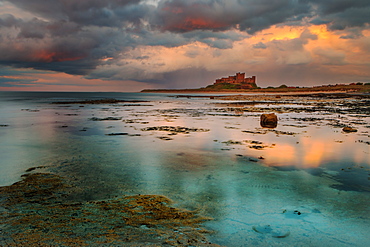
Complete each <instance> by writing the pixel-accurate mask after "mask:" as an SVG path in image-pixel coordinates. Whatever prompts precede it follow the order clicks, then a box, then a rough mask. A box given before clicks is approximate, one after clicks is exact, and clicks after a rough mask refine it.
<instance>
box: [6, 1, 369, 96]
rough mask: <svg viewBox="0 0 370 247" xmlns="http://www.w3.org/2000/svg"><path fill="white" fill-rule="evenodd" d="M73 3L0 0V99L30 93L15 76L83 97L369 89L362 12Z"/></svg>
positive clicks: (322, 7)
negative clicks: (105, 92) (107, 91)
mask: <svg viewBox="0 0 370 247" xmlns="http://www.w3.org/2000/svg"><path fill="white" fill-rule="evenodd" d="M81 2H82V3H81V4H80V5H74V4H70V3H69V2H68V1H66V0H56V1H53V3H52V2H50V3H49V2H48V3H47V4H46V5H45V3H44V2H43V3H41V1H37V2H35V3H32V4H31V3H30V2H29V1H28V2H27V1H24V0H15V1H6V0H1V1H0V34H1V37H2V43H1V45H0V51H1V54H2V57H1V58H0V66H1V71H0V90H16V89H18V90H30V89H31V88H28V89H27V88H26V87H29V86H30V84H29V83H25V82H26V81H18V82H17V80H16V79H15V78H9V77H7V75H8V74H9V73H11V74H15V73H16V71H17V68H20V69H22V71H23V73H22V74H24V73H26V71H27V70H28V71H29V72H28V76H27V78H25V77H24V76H23V75H22V74H20V75H18V76H19V77H22V78H23V79H22V80H27V82H31V81H32V83H33V84H32V88H33V89H36V88H38V89H42V88H43V89H45V90H46V88H45V85H44V84H42V83H41V81H39V77H40V76H39V74H44V73H45V72H46V71H47V72H48V73H49V78H50V79H51V78H52V77H53V76H52V73H55V76H54V77H55V78H54V79H51V81H53V83H55V82H56V81H57V83H58V84H59V88H60V90H64V89H63V88H65V90H68V88H66V86H61V84H65V83H66V82H65V81H63V82H62V81H59V79H60V78H61V77H60V76H59V75H60V73H66V74H69V75H71V77H70V78H68V80H69V81H70V83H68V82H67V84H73V83H76V82H77V81H78V82H79V83H81V82H82V84H83V85H84V89H85V90H89V91H96V90H100V89H101V88H98V87H96V84H95V83H94V81H93V80H95V79H96V80H101V81H102V83H103V84H105V85H106V86H107V88H112V89H113V88H114V89H117V88H118V89H119V90H120V91H136V90H140V89H143V88H142V87H143V86H144V87H146V88H199V87H204V86H207V85H209V84H212V83H213V82H214V80H215V79H216V78H219V77H222V76H227V75H230V74H234V73H236V72H239V71H240V72H245V73H246V74H247V75H249V76H251V75H256V76H257V84H258V86H261V87H266V86H270V85H271V86H279V85H281V84H286V85H296V86H313V85H322V84H329V83H351V82H358V81H360V82H369V81H370V79H369V78H370V68H369V64H370V55H369V54H370V52H369V51H370V47H369V45H368V44H369V43H370V25H369V23H370V20H369V17H368V15H360V14H359V13H362V12H363V11H365V12H366V10H370V3H368V4H365V5H363V4H362V3H359V2H356V1H355V2H351V3H349V4H348V5H346V6H345V7H343V6H340V7H338V8H336V6H335V5H336V3H333V2H332V1H320V3H317V1H304V2H297V1H274V2H263V1H262V2H258V1H250V0H243V1H237V0H231V1H227V4H226V1H206V0H191V1H183V0H160V1H136V0H133V1H116V0H109V1H105V2H104V3H99V4H98V3H97V2H96V1H91V0H84V1H81ZM338 4H340V3H339V2H338ZM55 6H57V7H55ZM91 9H94V10H95V11H94V12H91V11H90V10H91ZM133 9H135V11H133ZM327 9H332V10H335V11H333V12H331V13H330V14H325V13H327V12H326V10H327ZM108 13H109V14H108ZM328 13H329V12H328ZM344 13H345V14H344ZM367 13H368V12H367ZM184 74H186V75H188V76H187V77H186V78H184V76H183V75H184ZM58 78H59V79H58ZM51 81H50V82H51ZM133 82H135V83H136V85H135V86H133ZM39 83H41V84H39ZM135 83H134V84H135ZM74 86H75V88H79V87H80V86H79V85H78V84H75V85H74ZM68 87H69V86H68Z"/></svg>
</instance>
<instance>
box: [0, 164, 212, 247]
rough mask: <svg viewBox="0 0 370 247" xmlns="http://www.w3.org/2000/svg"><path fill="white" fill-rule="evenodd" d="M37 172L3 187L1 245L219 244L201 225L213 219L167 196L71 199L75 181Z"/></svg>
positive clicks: (0, 218) (1, 195) (0, 195)
mask: <svg viewBox="0 0 370 247" xmlns="http://www.w3.org/2000/svg"><path fill="white" fill-rule="evenodd" d="M35 170H37V168H35V169H29V171H30V172H29V173H27V174H26V175H24V176H23V180H22V181H20V182H17V183H15V184H13V185H11V186H6V187H1V188H0V198H1V201H0V212H1V215H0V221H1V229H0V246H123V245H124V246H218V245H214V244H211V243H209V242H208V240H207V238H206V235H207V234H209V233H210V232H209V231H207V230H205V229H203V228H202V227H201V225H202V223H203V222H205V221H208V220H210V218H206V217H203V216H200V215H198V214H197V212H195V211H188V210H184V209H179V208H175V207H173V206H171V204H172V201H171V200H170V199H169V198H167V197H164V196H160V195H133V196H124V195H123V196H121V197H116V198H112V199H108V200H94V201H73V200H68V198H69V197H70V195H71V194H73V193H74V191H75V190H76V186H75V184H74V183H73V181H71V180H69V179H67V178H66V177H61V176H58V175H55V174H52V173H45V172H42V173H40V172H34V171H35Z"/></svg>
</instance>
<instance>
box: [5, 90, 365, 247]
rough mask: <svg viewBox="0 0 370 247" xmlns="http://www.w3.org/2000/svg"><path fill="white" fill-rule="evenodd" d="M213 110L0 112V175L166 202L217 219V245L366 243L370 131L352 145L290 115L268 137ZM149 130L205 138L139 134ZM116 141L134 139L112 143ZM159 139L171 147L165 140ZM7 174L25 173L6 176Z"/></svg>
mask: <svg viewBox="0 0 370 247" xmlns="http://www.w3.org/2000/svg"><path fill="white" fill-rule="evenodd" d="M136 97H137V96H136ZM157 97H158V96H157ZM165 99H166V98H165ZM210 103H212V100H209V99H207V100H204V99H203V100H199V99H196V100H194V101H192V100H191V99H187V100H184V99H178V100H176V99H171V100H168V101H167V100H164V99H163V98H162V99H161V101H155V102H153V103H151V104H152V106H135V107H132V106H129V107H127V106H117V105H114V106H112V105H105V106H99V105H98V106H85V107H83V108H80V107H79V106H68V107H67V106H57V107H56V106H52V105H49V104H40V103H36V104H34V105H32V108H34V109H37V110H39V112H27V111H21V109H22V108H23V107H24V106H25V105H22V104H20V105H17V106H16V107H13V108H11V109H12V110H11V111H9V109H8V108H7V109H8V110H7V111H6V112H5V111H3V110H1V111H2V112H0V113H2V114H4V115H6V116H7V118H8V119H9V121H7V124H9V128H8V127H7V128H1V129H0V136H1V137H2V140H4V142H2V143H1V145H0V152H1V153H2V154H6V155H5V156H4V155H2V161H1V162H2V163H1V168H0V169H1V172H2V173H3V174H8V175H9V174H13V175H14V173H15V174H16V175H17V176H18V178H19V175H20V174H21V173H22V171H24V170H25V169H26V168H27V166H28V167H30V166H39V165H43V164H49V165H51V166H50V169H52V170H53V171H54V172H59V173H61V174H64V175H68V176H70V177H72V178H76V179H77V180H78V181H79V184H80V187H81V191H80V192H78V193H76V194H75V195H73V196H72V198H69V199H73V200H94V199H104V198H110V197H112V196H115V195H122V194H163V195H166V196H168V197H170V198H172V199H173V200H174V201H175V202H176V203H177V205H179V206H182V207H186V208H189V209H197V210H199V211H200V212H201V213H203V214H206V215H209V216H212V217H214V218H215V221H213V222H209V223H208V227H210V228H211V229H214V230H216V231H217V234H215V235H214V236H213V240H214V242H216V243H219V244H224V245H227V246H240V245H244V246H253V245H258V246H271V245H278V244H280V245H285V246H289V245H290V246H297V245H300V244H302V243H304V244H308V243H309V244H311V245H313V246H319V245H321V244H322V243H323V242H325V244H326V245H328V246H346V245H348V244H350V243H356V244H357V245H358V246H361V244H362V243H365V242H366V241H367V240H368V238H367V236H368V235H367V232H366V229H367V228H366V227H364V226H366V223H369V215H370V214H369V213H370V212H369V207H368V201H369V199H370V198H369V194H370V193H368V192H369V187H370V186H369V181H370V180H369V179H368V178H369V168H370V167H369V165H370V164H369V160H370V159H369V153H370V150H369V145H367V144H365V143H361V142H359V141H358V140H360V139H363V136H361V135H363V134H366V131H367V130H366V127H365V126H359V127H358V128H359V131H358V133H351V134H344V133H342V132H341V131H340V128H333V126H331V125H327V124H326V122H324V121H321V122H319V123H305V125H304V126H303V127H302V124H301V123H298V122H299V121H300V120H295V119H293V117H295V118H302V117H312V116H306V114H305V113H302V114H301V115H299V114H298V115H297V114H296V115H294V116H293V115H290V114H282V116H281V118H279V125H278V126H277V127H276V128H275V129H272V130H269V131H264V130H263V129H261V128H260V113H249V114H245V113H244V112H242V113H243V114H240V113H241V112H240V111H238V112H237V114H235V111H234V110H233V111H232V112H227V111H226V110H224V111H221V110H220V109H217V108H215V107H214V106H213V105H212V104H210ZM28 107H30V106H28ZM92 117H97V118H101V119H103V118H107V117H120V118H122V120H116V121H106V120H104V121H92V120H89V119H91V118H92ZM315 117H316V118H318V117H319V116H318V115H315ZM326 117H327V116H326ZM0 124H2V123H0ZM63 126H65V127H63ZM153 126H157V127H158V126H182V127H188V128H203V129H209V131H207V132H197V131H194V132H189V133H173V132H172V133H171V132H168V131H143V130H142V129H143V128H145V127H153ZM297 126H298V127H297ZM80 130H84V131H80ZM243 131H244V132H243ZM119 132H122V133H128V135H122V136H108V135H106V134H109V133H119ZM135 134H139V135H135ZM163 136H166V137H169V138H170V139H167V140H166V139H159V138H158V137H163ZM258 146H260V147H261V148H256V147H258ZM4 157H5V158H4ZM258 157H262V158H263V159H258ZM11 166H13V167H17V168H16V169H17V171H16V172H14V171H10V170H9V169H8V168H6V167H11ZM8 175H6V176H8ZM13 179H14V176H13ZM1 182H2V183H3V184H6V183H10V181H9V180H6V179H5V178H1ZM297 212H299V213H300V214H298V213H297ZM264 225H270V226H271V227H272V228H273V229H275V230H276V229H288V230H289V231H290V235H289V238H284V239H273V238H271V236H269V235H268V234H267V235H264V234H261V233H259V232H256V231H254V230H253V229H254V228H253V227H255V229H257V228H258V227H260V226H264ZM258 229H259V228H258ZM352 231H355V232H356V233H355V234H353V233H352ZM354 236H355V238H356V239H354Z"/></svg>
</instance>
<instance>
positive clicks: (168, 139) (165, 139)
mask: <svg viewBox="0 0 370 247" xmlns="http://www.w3.org/2000/svg"><path fill="white" fill-rule="evenodd" d="M158 138H159V139H161V140H164V141H171V140H173V139H172V138H171V137H168V136H160V137H158Z"/></svg>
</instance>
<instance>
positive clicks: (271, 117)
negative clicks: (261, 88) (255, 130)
mask: <svg viewBox="0 0 370 247" xmlns="http://www.w3.org/2000/svg"><path fill="white" fill-rule="evenodd" d="M277 123H278V118H277V116H276V115H275V113H270V114H262V115H261V119H260V124H261V127H264V128H276V126H277Z"/></svg>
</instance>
